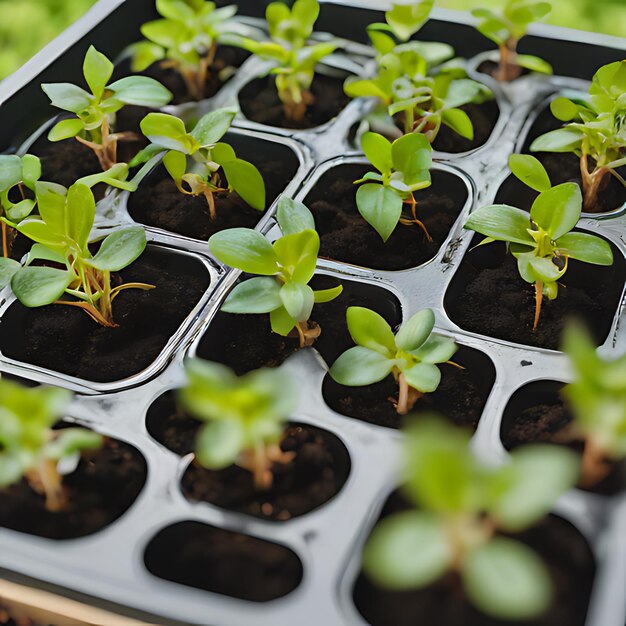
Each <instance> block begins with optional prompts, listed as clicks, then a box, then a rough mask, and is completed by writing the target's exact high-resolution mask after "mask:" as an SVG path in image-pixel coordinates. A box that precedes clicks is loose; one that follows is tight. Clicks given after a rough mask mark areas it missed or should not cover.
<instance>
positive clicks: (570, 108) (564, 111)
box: [550, 96, 578, 122]
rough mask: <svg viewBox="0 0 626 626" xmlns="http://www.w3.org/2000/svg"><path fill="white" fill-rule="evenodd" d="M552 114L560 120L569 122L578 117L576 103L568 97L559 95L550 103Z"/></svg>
mask: <svg viewBox="0 0 626 626" xmlns="http://www.w3.org/2000/svg"><path fill="white" fill-rule="evenodd" d="M550 110H551V111H552V115H554V117H556V119H557V120H560V121H561V122H571V121H572V120H573V119H575V118H577V117H578V105H576V104H575V103H574V102H572V101H571V100H570V99H569V98H564V97H562V96H561V97H559V98H555V99H554V100H552V102H551V103H550Z"/></svg>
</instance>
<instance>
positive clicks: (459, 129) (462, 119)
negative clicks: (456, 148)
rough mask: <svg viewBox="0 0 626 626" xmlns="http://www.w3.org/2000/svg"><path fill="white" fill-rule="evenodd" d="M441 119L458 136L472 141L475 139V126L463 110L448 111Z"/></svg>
mask: <svg viewBox="0 0 626 626" xmlns="http://www.w3.org/2000/svg"><path fill="white" fill-rule="evenodd" d="M441 119H442V122H443V123H444V124H445V125H446V126H448V127H449V128H451V129H452V130H453V131H454V132H455V133H456V134H457V135H460V136H461V137H464V138H465V139H469V140H470V141H471V140H473V139H474V124H473V123H472V120H471V119H470V116H469V115H468V114H467V113H466V112H465V111H463V109H446V110H445V111H444V112H443V115H442V118H441Z"/></svg>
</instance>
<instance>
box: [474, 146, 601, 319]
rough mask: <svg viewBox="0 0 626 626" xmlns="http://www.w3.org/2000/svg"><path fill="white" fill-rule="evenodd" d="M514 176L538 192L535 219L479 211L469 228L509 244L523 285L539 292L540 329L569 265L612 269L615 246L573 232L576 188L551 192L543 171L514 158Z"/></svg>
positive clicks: (497, 209) (493, 209)
mask: <svg viewBox="0 0 626 626" xmlns="http://www.w3.org/2000/svg"><path fill="white" fill-rule="evenodd" d="M509 165H510V167H511V170H512V171H513V173H514V174H515V175H516V176H517V177H518V178H519V179H520V180H522V181H523V182H524V183H525V184H527V185H528V186H529V187H532V188H533V189H535V190H536V191H538V192H539V196H538V197H537V199H536V200H535V201H534V203H533V205H532V207H531V209H530V215H529V214H528V213H527V212H526V211H523V210H522V209H517V208H515V207H512V206H508V205H505V204H495V205H490V206H486V207H483V208H481V209H478V210H477V211H474V213H472V214H471V215H470V218H469V219H468V221H467V222H466V223H465V228H467V229H468V230H473V231H476V232H477V233H480V234H481V235H485V236H486V237H487V238H486V239H485V240H483V241H482V242H481V245H482V244H486V243H491V242H493V241H504V242H506V243H507V247H508V249H509V251H510V252H511V254H512V255H513V256H514V257H515V258H516V259H517V267H518V269H519V273H520V276H521V277H522V279H523V280H524V281H526V282H527V283H530V284H531V285H534V288H535V319H534V324H533V330H536V329H537V325H538V324H539V317H540V315H541V307H542V303H543V299H544V297H545V298H548V300H554V299H556V297H557V296H558V293H559V282H558V281H559V280H561V278H563V276H564V275H565V273H566V271H567V268H568V265H569V261H570V259H574V260H576V261H582V262H583V263H591V264H593V265H612V264H613V252H612V250H611V246H610V245H609V244H608V243H607V242H606V241H605V240H604V239H601V238H600V237H596V236H595V235H591V234H589V233H580V232H572V230H573V229H574V227H575V226H576V224H577V223H578V220H579V219H580V214H581V209H582V194H581V192H580V187H579V186H578V185H577V184H576V183H563V184H561V185H557V186H555V187H552V185H551V182H550V178H549V176H548V173H547V172H546V170H545V168H544V167H543V165H542V164H541V163H540V162H539V161H538V160H537V159H536V158H534V157H532V156H530V155H521V154H516V155H512V156H511V158H510V160H509Z"/></svg>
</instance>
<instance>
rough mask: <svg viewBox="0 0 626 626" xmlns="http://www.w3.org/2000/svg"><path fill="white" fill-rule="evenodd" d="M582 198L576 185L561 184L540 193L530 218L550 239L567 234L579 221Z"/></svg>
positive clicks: (531, 210)
mask: <svg viewBox="0 0 626 626" xmlns="http://www.w3.org/2000/svg"><path fill="white" fill-rule="evenodd" d="M582 206H583V196H582V193H581V192H580V187H579V186H578V185H577V184H576V183H563V184H562V185H557V186H556V187H552V188H551V189H548V190H547V191H543V192H542V193H540V194H539V195H538V196H537V198H536V200H535V201H534V202H533V205H532V207H531V209H530V218H531V219H532V220H533V222H535V224H537V225H538V226H540V227H541V228H543V229H544V230H546V231H547V232H548V233H549V234H550V236H551V237H552V239H558V238H559V237H562V236H563V235H564V234H565V233H569V231H570V230H572V228H574V226H576V224H577V223H578V220H579V219H580V212H581V209H582Z"/></svg>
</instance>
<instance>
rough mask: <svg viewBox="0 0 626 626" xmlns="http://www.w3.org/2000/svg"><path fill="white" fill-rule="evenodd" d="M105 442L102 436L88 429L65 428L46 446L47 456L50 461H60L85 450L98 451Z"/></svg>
mask: <svg viewBox="0 0 626 626" xmlns="http://www.w3.org/2000/svg"><path fill="white" fill-rule="evenodd" d="M103 441H104V439H103V438H102V435H99V434H98V433H94V432H92V431H91V430H87V429H86V428H65V429H63V430H62V431H60V433H59V435H58V437H57V438H56V439H54V440H53V441H51V442H50V443H49V444H48V445H47V446H46V448H45V455H46V458H48V459H53V460H55V461H60V460H61V459H63V458H65V457H68V456H71V455H73V454H76V453H77V452H82V451H83V450H97V449H98V448H100V447H101V446H102V443H103Z"/></svg>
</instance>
